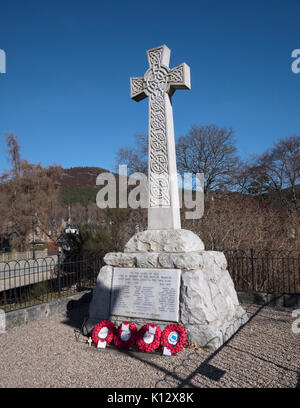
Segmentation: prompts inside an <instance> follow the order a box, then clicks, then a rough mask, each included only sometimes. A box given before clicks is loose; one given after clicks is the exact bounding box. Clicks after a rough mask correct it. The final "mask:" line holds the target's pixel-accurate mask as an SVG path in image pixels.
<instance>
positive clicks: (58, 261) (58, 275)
mask: <svg viewBox="0 0 300 408" xmlns="http://www.w3.org/2000/svg"><path fill="white" fill-rule="evenodd" d="M57 288H58V297H60V291H61V283H60V253H58V255H57Z"/></svg>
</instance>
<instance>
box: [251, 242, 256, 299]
mask: <svg viewBox="0 0 300 408" xmlns="http://www.w3.org/2000/svg"><path fill="white" fill-rule="evenodd" d="M250 260H251V274H252V290H253V292H255V273H254V250H253V248H251V249H250Z"/></svg>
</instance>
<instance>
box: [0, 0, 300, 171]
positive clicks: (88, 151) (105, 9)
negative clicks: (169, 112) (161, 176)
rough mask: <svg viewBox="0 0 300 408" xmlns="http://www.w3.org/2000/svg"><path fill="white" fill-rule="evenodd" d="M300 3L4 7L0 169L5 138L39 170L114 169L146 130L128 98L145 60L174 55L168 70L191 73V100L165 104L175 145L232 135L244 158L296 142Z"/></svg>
mask: <svg viewBox="0 0 300 408" xmlns="http://www.w3.org/2000/svg"><path fill="white" fill-rule="evenodd" d="M299 16H300V2H299V1H292V0H285V1H284V0H268V1H256V0H254V1H253V0H252V1H232V0H226V1H225V0H223V1H221V0H218V1H214V0H211V1H208V0H198V1H196V0H194V1H189V0H186V1H184V2H183V1H176V0H174V1H172V2H161V1H156V0H153V1H151V2H143V1H106V2H104V1H99V0H98V1H92V0H85V1H78V0H72V1H66V0H60V1H57V0H52V1H49V0H47V1H40V0H39V1H37V0H36V1H34V0H27V1H16V0H10V1H7V2H4V1H3V2H1V6H0V49H3V50H4V51H5V52H6V56H7V73H6V74H0V171H2V170H3V169H4V168H7V167H8V163H7V162H6V158H5V152H4V151H5V149H6V146H5V143H4V136H3V135H4V133H5V132H13V133H15V134H16V135H17V136H18V138H19V142H20V145H21V152H22V156H23V157H24V158H26V159H28V160H29V161H31V162H34V163H38V162H41V163H42V164H43V165H50V164H53V163H58V164H61V165H62V166H63V167H66V168H67V167H75V166H100V167H104V168H107V169H110V170H111V169H113V166H114V157H115V153H116V151H117V150H118V148H119V147H121V146H132V145H133V140H134V139H133V135H134V134H135V133H138V132H147V126H148V124H147V120H148V116H147V115H148V103H147V101H146V100H144V101H142V102H139V103H136V102H135V101H132V100H131V99H130V92H129V78H130V76H142V75H144V73H145V71H146V70H147V68H148V65H147V58H146V50H147V49H149V48H153V47H156V46H159V45H162V44H166V45H167V46H168V47H169V48H170V49H171V60H170V67H174V66H176V65H178V64H180V63H181V62H186V63H187V64H188V65H189V66H190V67H191V83H192V89H191V90H190V91H181V90H179V91H177V92H176V93H175V95H174V97H173V107H174V125H175V135H176V137H178V136H181V135H184V134H186V133H187V132H188V130H189V128H190V126H191V124H197V125H203V124H209V123H215V124H217V125H219V126H232V127H233V128H234V129H235V135H236V140H237V147H238V151H239V154H240V155H241V156H242V157H244V158H245V157H247V156H249V155H250V154H252V153H260V152H262V151H264V150H265V149H267V148H268V147H270V146H271V145H272V143H273V142H274V141H276V140H278V139H279V138H282V137H286V136H289V135H290V134H292V133H298V134H299V133H300V115H299V107H300V106H299V105H300V99H299V95H300V74H298V75H295V74H293V72H292V70H291V64H292V61H293V60H292V58H291V53H292V50H294V49H296V48H300V24H299Z"/></svg>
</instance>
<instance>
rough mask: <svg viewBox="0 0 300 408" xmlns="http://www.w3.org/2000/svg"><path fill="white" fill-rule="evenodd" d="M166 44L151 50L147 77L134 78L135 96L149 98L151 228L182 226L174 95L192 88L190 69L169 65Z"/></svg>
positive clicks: (185, 66) (149, 221) (138, 99)
mask: <svg viewBox="0 0 300 408" xmlns="http://www.w3.org/2000/svg"><path fill="white" fill-rule="evenodd" d="M170 53H171V51H170V50H169V48H168V47H167V46H166V45H162V46H160V47H156V48H152V49H151V50H148V51H147V56H148V61H149V69H148V70H147V71H146V73H145V75H144V77H139V78H130V93H131V98H132V99H134V100H135V101H137V102H138V101H141V100H142V99H144V98H146V97H147V96H148V97H149V143H148V145H149V152H148V157H149V163H148V170H149V171H148V177H149V209H148V229H178V228H181V223H180V211H179V197H178V183H177V169H176V153H175V140H174V126H173V112H172V104H171V99H170V98H171V96H172V95H173V93H174V92H175V90H176V89H190V88H191V83H190V68H189V66H188V65H187V64H185V63H183V64H180V65H178V66H177V67H175V68H172V69H170V68H169V61H170Z"/></svg>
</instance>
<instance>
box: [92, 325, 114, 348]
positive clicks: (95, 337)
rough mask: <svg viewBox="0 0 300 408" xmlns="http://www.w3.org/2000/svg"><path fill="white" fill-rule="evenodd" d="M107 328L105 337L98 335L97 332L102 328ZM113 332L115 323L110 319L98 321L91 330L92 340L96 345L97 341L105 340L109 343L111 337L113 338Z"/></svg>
mask: <svg viewBox="0 0 300 408" xmlns="http://www.w3.org/2000/svg"><path fill="white" fill-rule="evenodd" d="M105 327H106V328H107V331H108V332H107V335H106V336H105V337H100V336H99V333H100V331H101V330H102V329H103V328H105ZM114 332H115V325H114V324H113V322H111V321H110V320H102V321H101V322H100V323H98V324H97V325H96V326H95V327H94V330H93V333H92V339H93V342H94V343H95V344H96V345H98V341H101V342H105V341H106V344H109V343H110V342H111V341H112V339H113V338H114Z"/></svg>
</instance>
